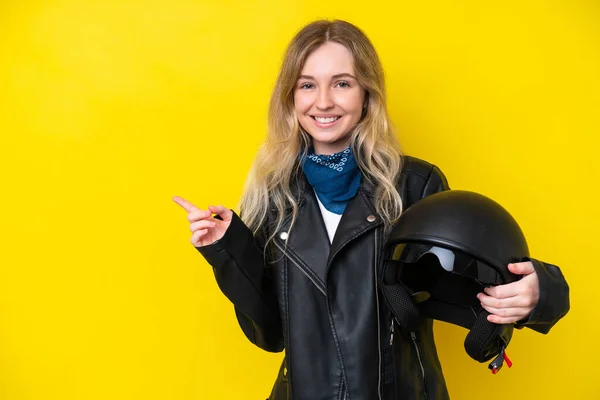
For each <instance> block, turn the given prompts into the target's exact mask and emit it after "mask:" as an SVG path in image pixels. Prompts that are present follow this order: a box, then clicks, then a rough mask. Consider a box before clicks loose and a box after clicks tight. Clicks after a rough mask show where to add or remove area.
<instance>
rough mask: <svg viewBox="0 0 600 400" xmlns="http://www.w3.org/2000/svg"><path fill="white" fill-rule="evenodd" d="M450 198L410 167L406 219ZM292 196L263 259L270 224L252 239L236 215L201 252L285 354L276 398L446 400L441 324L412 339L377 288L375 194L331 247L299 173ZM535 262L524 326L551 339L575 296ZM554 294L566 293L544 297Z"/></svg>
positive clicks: (379, 233)
mask: <svg viewBox="0 0 600 400" xmlns="http://www.w3.org/2000/svg"><path fill="white" fill-rule="evenodd" d="M446 189H448V184H447V182H446V178H445V177H444V175H443V174H442V172H441V171H440V170H439V169H438V168H437V167H435V166H433V165H431V164H429V163H427V162H425V161H422V160H418V159H416V158H411V157H404V167H403V173H402V176H401V179H400V181H399V183H398V190H399V192H400V194H401V196H402V199H403V203H404V207H405V209H406V208H408V207H410V205H411V204H413V203H415V202H416V201H418V200H419V199H421V198H423V197H425V196H427V195H430V194H433V193H436V192H439V191H442V190H446ZM295 193H296V195H297V196H298V197H297V198H298V201H299V208H298V215H297V219H296V222H295V225H294V226H293V229H292V230H291V231H289V232H288V230H289V225H290V221H286V223H285V224H284V226H283V228H281V229H279V231H278V232H277V233H276V235H275V238H274V240H273V241H270V242H269V244H268V245H267V247H266V250H265V251H263V248H264V245H265V242H266V238H267V237H268V235H269V234H270V233H271V232H272V231H270V229H272V225H271V222H269V223H267V224H265V229H264V230H263V231H262V232H261V234H259V235H255V236H253V235H252V233H251V231H250V230H249V229H248V228H247V227H246V226H245V225H244V224H243V222H242V221H241V220H240V219H239V218H238V217H237V215H235V214H234V217H233V220H232V221H231V225H230V227H229V228H228V230H227V231H226V233H225V235H224V236H223V238H221V240H219V241H217V242H215V243H214V244H211V245H209V246H204V247H201V248H198V250H199V251H200V252H201V253H202V255H203V256H204V257H205V258H206V260H207V261H208V262H209V263H210V264H211V265H212V266H213V268H214V273H215V277H216V280H217V283H218V285H219V287H220V288H221V290H222V291H223V293H224V294H225V295H226V296H227V297H228V298H229V299H230V300H231V302H232V303H233V304H234V306H235V312H236V315H237V318H238V321H239V324H240V326H241V328H242V330H243V332H244V333H245V335H246V336H247V337H248V339H249V340H250V341H251V342H252V343H254V344H255V345H257V346H259V347H260V348H262V349H264V350H267V351H270V352H279V351H282V350H284V349H285V358H284V362H283V364H282V366H281V369H280V371H279V376H278V377H277V380H276V382H275V385H274V387H273V390H272V393H271V395H270V397H269V399H271V400H284V399H294V400H334V399H337V400H342V399H348V400H363V399H364V400H377V399H386V400H387V399H405V400H410V399H448V398H449V395H448V392H447V389H446V384H445V381H444V376H443V374H442V368H441V365H440V362H439V359H438V356H437V351H436V347H435V343H434V337H433V321H431V320H423V321H422V323H421V325H420V327H419V328H418V329H416V330H415V331H414V332H412V333H410V334H408V333H404V332H400V331H399V330H398V329H396V330H394V326H393V324H392V318H391V314H390V312H389V311H388V310H387V308H386V306H385V303H384V301H383V299H382V296H381V294H380V291H379V290H378V287H379V285H380V280H381V262H380V261H381V252H382V246H383V244H384V241H385V237H384V227H383V221H382V220H381V219H380V218H379V217H378V216H377V214H376V212H375V209H374V206H373V202H372V199H373V193H372V188H371V186H370V185H369V184H368V182H367V181H365V180H363V182H362V183H361V187H360V189H359V191H358V193H357V195H356V196H355V197H354V198H352V199H351V200H350V202H349V203H348V205H347V207H346V210H345V212H344V215H343V216H342V219H341V221H340V223H339V226H338V228H337V231H336V233H335V237H334V240H333V243H331V244H330V241H329V238H328V236H327V232H326V229H325V225H324V223H323V219H322V216H321V211H320V209H319V205H318V203H317V200H316V197H315V195H314V192H313V190H312V188H311V187H310V186H309V184H308V182H307V181H306V179H305V178H304V175H303V174H299V176H298V179H297V185H296V187H295ZM532 261H533V263H534V266H535V268H536V272H537V273H538V276H539V282H540V292H541V294H540V300H539V303H538V306H537V307H536V309H535V310H534V312H533V313H532V315H531V317H530V319H529V320H528V321H527V322H526V324H525V325H526V326H529V327H531V328H532V329H535V330H537V331H539V332H543V333H546V332H548V331H549V329H550V328H551V326H552V325H554V324H555V323H556V322H557V321H558V319H560V318H561V317H562V316H563V315H564V314H566V312H567V310H568V309H569V304H568V286H567V283H566V281H565V280H564V278H563V276H562V274H561V272H560V270H559V269H558V267H556V266H553V265H549V264H545V263H542V262H540V261H537V260H532ZM557 291H560V293H563V294H565V295H564V296H549V295H548V293H557ZM565 298H566V299H567V300H566V301H565V300H564V299H565ZM556 299H563V300H560V301H558V300H556Z"/></svg>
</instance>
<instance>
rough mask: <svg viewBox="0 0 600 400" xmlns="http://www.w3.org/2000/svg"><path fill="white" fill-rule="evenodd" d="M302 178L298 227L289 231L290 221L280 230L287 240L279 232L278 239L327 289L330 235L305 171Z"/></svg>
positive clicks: (322, 288) (288, 252)
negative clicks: (326, 277)
mask: <svg viewBox="0 0 600 400" xmlns="http://www.w3.org/2000/svg"><path fill="white" fill-rule="evenodd" d="M300 178H301V179H300V180H301V182H299V186H300V187H299V189H300V197H301V199H300V201H299V205H298V215H297V216H296V221H295V222H294V226H293V227H292V229H291V230H289V226H290V221H287V222H286V223H285V224H284V228H283V229H282V230H280V232H281V233H283V232H285V235H284V237H287V239H285V240H282V238H281V236H280V233H278V234H277V235H276V237H275V240H276V241H277V242H279V243H280V244H281V246H280V247H284V248H285V253H286V255H287V256H288V257H289V258H290V259H291V260H292V262H293V263H294V264H296V265H295V266H296V267H297V268H300V269H302V272H303V273H305V274H308V275H310V278H311V279H312V280H313V281H316V283H317V284H318V285H319V289H320V290H321V291H322V292H324V291H325V274H326V270H327V257H328V256H329V248H330V243H329V236H328V234H327V229H326V228H325V223H324V221H323V216H322V215H321V209H320V208H319V204H318V203H317V198H316V195H315V193H314V191H313V190H312V188H311V186H310V185H309V184H308V182H307V181H306V178H305V177H304V174H302V177H300ZM288 231H289V234H288Z"/></svg>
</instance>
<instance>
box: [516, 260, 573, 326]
mask: <svg viewBox="0 0 600 400" xmlns="http://www.w3.org/2000/svg"><path fill="white" fill-rule="evenodd" d="M521 261H531V263H532V264H533V268H534V269H535V272H536V274H537V276H538V282H539V285H540V297H539V299H538V303H537V305H536V306H535V308H534V309H533V311H532V312H531V314H530V315H529V318H528V319H527V320H524V321H520V322H518V323H517V324H515V327H516V328H518V329H521V328H523V327H528V328H530V329H532V330H534V331H536V332H539V333H544V334H546V333H548V332H549V331H550V329H551V328H552V327H553V326H554V325H555V324H556V323H557V322H558V321H559V320H560V319H561V318H562V317H564V316H565V315H566V314H567V313H568V312H569V309H570V300H569V285H568V283H567V281H566V279H565V277H564V276H563V274H562V272H561V271H560V268H558V267H557V266H556V265H552V264H548V263H545V262H542V261H539V260H536V259H534V258H530V257H526V258H523V259H522V260H521Z"/></svg>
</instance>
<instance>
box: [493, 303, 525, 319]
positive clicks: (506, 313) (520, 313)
mask: <svg viewBox="0 0 600 400" xmlns="http://www.w3.org/2000/svg"><path fill="white" fill-rule="evenodd" d="M483 308H484V309H485V310H486V311H487V312H489V313H490V314H492V315H495V316H497V317H501V318H515V321H519V320H521V319H523V318H525V317H526V316H527V315H529V314H530V313H531V310H530V309H529V308H522V307H515V308H494V307H488V306H484V307H483Z"/></svg>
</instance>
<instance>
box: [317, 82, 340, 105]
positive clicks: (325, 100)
mask: <svg viewBox="0 0 600 400" xmlns="http://www.w3.org/2000/svg"><path fill="white" fill-rule="evenodd" d="M334 105H335V103H334V101H333V97H332V96H331V90H329V88H327V87H324V88H323V89H322V90H320V91H319V98H318V99H317V104H316V106H317V108H318V109H319V110H328V109H330V108H332V107H333V106H334Z"/></svg>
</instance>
